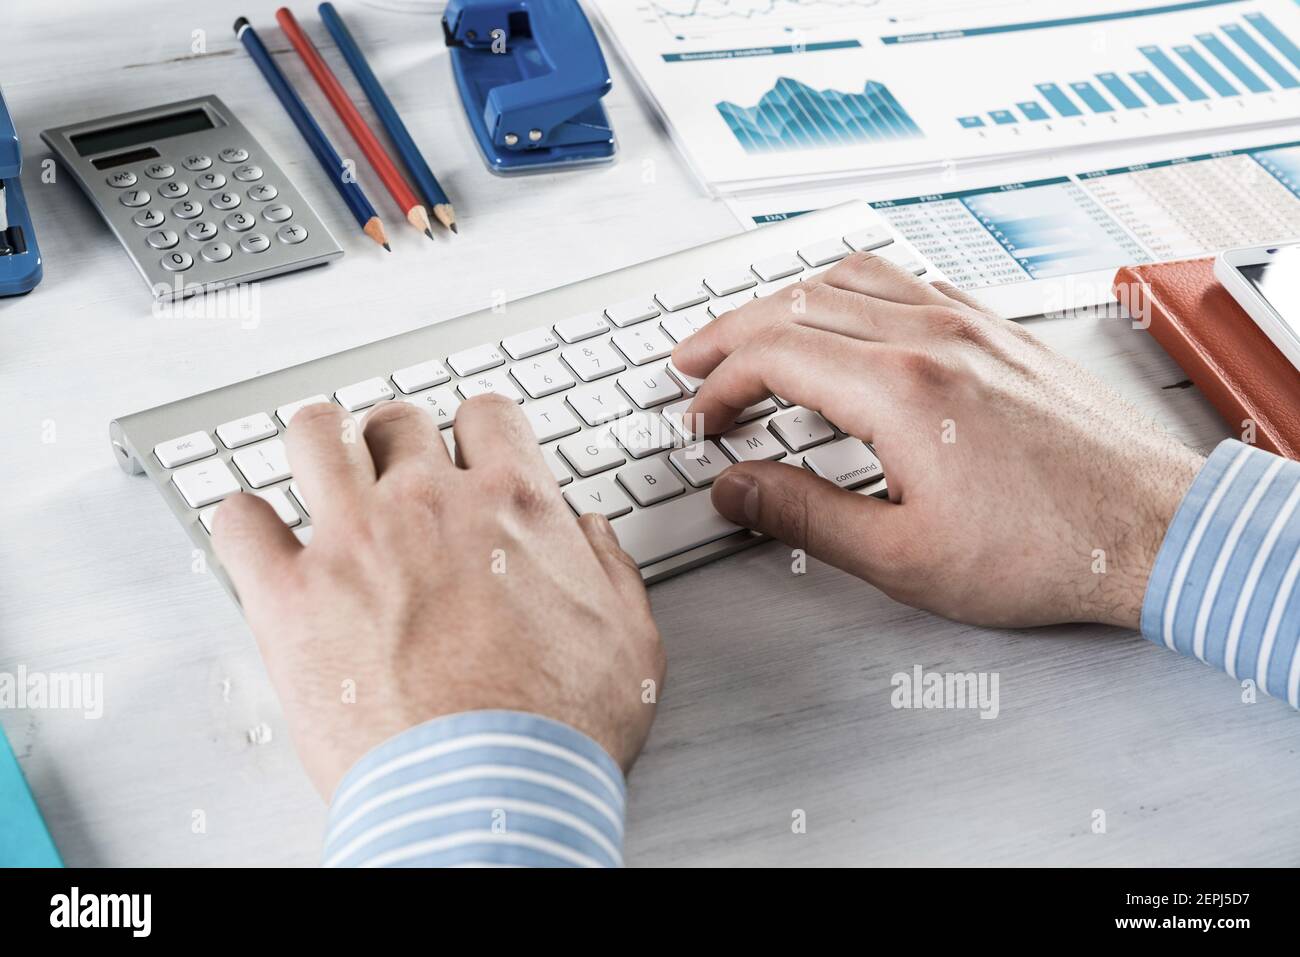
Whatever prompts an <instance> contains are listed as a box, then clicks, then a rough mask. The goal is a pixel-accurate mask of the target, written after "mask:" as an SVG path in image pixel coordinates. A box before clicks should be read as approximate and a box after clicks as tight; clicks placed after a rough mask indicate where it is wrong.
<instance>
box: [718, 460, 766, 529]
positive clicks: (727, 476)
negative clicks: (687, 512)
mask: <svg viewBox="0 0 1300 957" xmlns="http://www.w3.org/2000/svg"><path fill="white" fill-rule="evenodd" d="M713 507H714V508H716V509H717V510H718V511H719V512H721V513H722V514H723V515H724V516H725V517H727V518H729V519H731V521H733V522H736V523H737V524H740V525H744V526H745V527H746V528H754V527H756V526H757V525H758V483H757V482H755V481H754V480H753V479H752V478H750V477H749V476H748V475H745V474H744V473H743V472H740V473H738V472H723V473H722V474H721V475H720V476H718V480H717V481H716V482H714V483H713Z"/></svg>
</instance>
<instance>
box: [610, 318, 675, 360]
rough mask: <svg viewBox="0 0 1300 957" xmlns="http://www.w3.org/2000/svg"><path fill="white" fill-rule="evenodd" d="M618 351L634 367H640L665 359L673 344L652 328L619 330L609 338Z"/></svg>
mask: <svg viewBox="0 0 1300 957" xmlns="http://www.w3.org/2000/svg"><path fill="white" fill-rule="evenodd" d="M610 338H611V339H612V340H613V342H614V345H615V346H617V347H618V351H619V352H621V353H623V355H625V356H626V357H627V361H628V362H630V363H632V365H634V366H642V365H645V364H646V363H647V362H654V361H655V360H657V359H667V358H668V357H669V356H670V355H672V354H673V344H672V342H671V341H669V339H668V337H667V336H665V335H664V334H663V333H662V332H660V331H659V330H658V329H657V328H655V327H654V326H638V327H637V328H636V329H620V330H619V331H618V332H616V333H614V335H612V336H610Z"/></svg>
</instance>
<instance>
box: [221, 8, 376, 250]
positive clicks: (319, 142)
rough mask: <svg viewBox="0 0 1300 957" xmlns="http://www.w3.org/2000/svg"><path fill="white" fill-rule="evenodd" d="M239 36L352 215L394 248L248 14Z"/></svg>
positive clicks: (367, 231) (237, 25)
mask: <svg viewBox="0 0 1300 957" xmlns="http://www.w3.org/2000/svg"><path fill="white" fill-rule="evenodd" d="M235 36H236V37H238V38H239V42H240V43H242V44H243V45H244V49H246V50H247V51H248V55H249V56H251V57H252V58H253V62H254V63H256V64H257V68H258V69H259V70H261V71H262V76H264V77H266V82H267V83H269V84H270V85H271V89H272V91H274V93H275V95H276V97H277V98H278V99H279V100H280V104H281V105H282V106H283V107H284V109H285V112H286V113H288V114H289V119H291V120H293V125H294V126H296V127H298V132H299V133H301V134H302V138H303V139H305V140H306V141H307V145H308V146H310V147H311V151H312V153H314V154H315V155H316V159H317V160H318V161H319V162H320V165H321V166H322V167H324V169H325V174H326V175H327V176H328V177H329V179H330V182H332V183H333V184H334V188H335V189H337V190H338V191H339V195H340V196H342V197H343V202H345V203H347V206H348V209H350V210H352V215H353V216H355V217H356V220H357V225H358V226H360V227H361V230H362V232H364V233H365V234H366V235H367V236H369V237H370V238H371V239H373V240H374V241H375V242H377V243H379V245H381V246H383V247H384V248H385V249H387V250H388V251H389V252H392V251H393V250H392V247H391V246H389V245H388V237H387V236H386V235H385V234H384V224H383V223H381V222H380V221H379V216H378V215H377V214H376V213H375V207H374V206H372V205H370V200H368V199H366V194H365V193H363V192H362V191H361V187H360V186H359V185H357V182H356V178H355V176H354V175H353V174H352V171H351V170H350V169H348V167H347V166H346V165H345V164H344V162H343V160H342V158H341V157H340V156H339V154H338V151H337V150H335V149H334V147H333V145H331V143H330V141H329V140H328V139H326V138H325V134H324V133H323V132H322V131H321V128H320V126H319V125H317V123H316V120H315V119H314V118H313V117H312V115H311V113H309V112H308V111H307V105H306V104H305V103H303V101H302V100H301V99H299V97H298V94H297V93H296V92H294V89H293V87H292V86H290V85H289V81H288V79H286V78H285V75H284V74H283V73H281V72H280V68H279V67H278V66H276V65H275V61H274V60H273V59H271V54H270V51H268V50H267V49H266V45H265V44H264V43H262V38H261V37H259V36H258V35H257V31H256V30H254V29H253V27H252V25H251V24H250V23H249V22H248V18H247V17H240V18H239V19H238V20H236V21H235Z"/></svg>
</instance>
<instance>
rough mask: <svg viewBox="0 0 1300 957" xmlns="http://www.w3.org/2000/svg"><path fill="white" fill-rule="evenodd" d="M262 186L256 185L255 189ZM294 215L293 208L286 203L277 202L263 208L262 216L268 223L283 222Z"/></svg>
mask: <svg viewBox="0 0 1300 957" xmlns="http://www.w3.org/2000/svg"><path fill="white" fill-rule="evenodd" d="M259 188H260V187H257V186H254V187H253V189H259ZM292 215H293V210H292V209H290V208H289V207H288V206H286V205H285V204H284V203H276V204H275V205H274V206H268V207H266V209H264V210H262V218H263V219H265V220H266V221H267V222H268V223H282V222H284V221H285V220H286V219H288V218H289V217H290V216H292Z"/></svg>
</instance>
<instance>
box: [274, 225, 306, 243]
mask: <svg viewBox="0 0 1300 957" xmlns="http://www.w3.org/2000/svg"><path fill="white" fill-rule="evenodd" d="M275 235H276V236H278V237H279V238H280V242H282V243H288V244H289V245H290V246H296V245H297V244H298V243H300V242H302V241H303V240H304V239H306V238H307V227H306V226H299V225H297V224H296V223H295V224H293V225H289V226H281V227H280V228H279V229H278V230H276V233H275Z"/></svg>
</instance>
